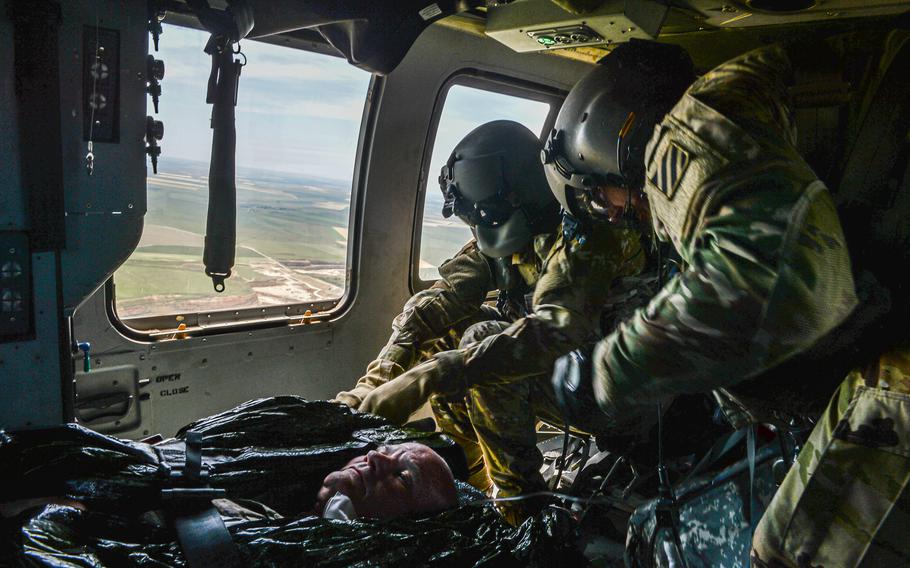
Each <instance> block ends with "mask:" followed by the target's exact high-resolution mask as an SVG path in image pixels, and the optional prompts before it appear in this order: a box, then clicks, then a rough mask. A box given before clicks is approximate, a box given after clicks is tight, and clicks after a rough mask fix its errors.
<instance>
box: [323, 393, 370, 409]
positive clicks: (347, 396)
mask: <svg viewBox="0 0 910 568" xmlns="http://www.w3.org/2000/svg"><path fill="white" fill-rule="evenodd" d="M329 402H340V403H341V404H346V405H347V406H350V407H351V408H353V409H354V410H357V408H358V407H360V404H361V403H362V402H363V401H362V400H360V398H358V397H356V396H354V395H352V394H351V393H349V392H340V393H338V394H336V395H335V398H333V399H332V400H330V401H329Z"/></svg>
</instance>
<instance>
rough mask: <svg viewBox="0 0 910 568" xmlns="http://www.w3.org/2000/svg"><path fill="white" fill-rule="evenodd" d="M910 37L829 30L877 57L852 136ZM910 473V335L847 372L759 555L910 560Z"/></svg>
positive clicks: (779, 497)
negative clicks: (909, 536) (909, 535)
mask: <svg viewBox="0 0 910 568" xmlns="http://www.w3.org/2000/svg"><path fill="white" fill-rule="evenodd" d="M882 39H884V41H882ZM907 41H910V33H907V32H906V31H895V32H891V33H889V34H886V35H880V34H876V35H874V36H873V37H871V38H865V37H863V36H858V35H857V34H850V35H843V36H838V37H835V38H833V39H832V40H830V42H829V43H831V44H832V45H833V47H834V49H835V51H836V52H838V55H839V56H840V57H841V59H842V60H844V61H850V59H851V58H856V52H857V51H859V52H860V60H863V56H866V57H868V59H866V60H869V61H872V62H874V63H877V65H874V64H873V65H867V66H863V67H862V68H861V69H862V70H864V71H865V74H864V75H863V76H862V77H860V78H858V79H856V80H855V81H854V84H855V85H857V86H858V88H857V89H856V91H857V92H859V93H863V95H864V96H862V97H858V96H857V97H854V99H855V100H854V104H851V106H850V107H849V108H848V109H847V111H848V113H847V116H848V122H847V131H848V139H852V138H853V136H851V135H853V134H855V132H856V130H857V128H858V126H859V125H860V124H861V123H862V119H863V118H865V114H866V111H868V110H869V106H870V102H871V98H872V96H873V95H874V94H875V92H876V90H877V88H878V86H879V84H880V82H881V80H882V78H883V76H884V74H885V72H886V70H887V69H888V68H889V65H892V64H894V58H895V56H896V55H897V54H898V53H900V52H901V49H902V48H903V47H904V46H905V45H906V42H907ZM854 189H855V188H853V187H844V188H841V190H842V191H845V192H848V193H849V192H850V191H852V190H854ZM895 214H898V210H895ZM883 225H884V227H888V222H886V223H883ZM891 225H892V226H893V225H894V222H891ZM898 339H899V338H898ZM908 482H910V339H907V337H906V336H905V337H904V339H903V341H899V344H898V345H897V346H895V347H893V348H890V349H887V350H886V351H885V352H884V354H882V355H881V356H880V357H878V359H877V361H875V362H873V364H872V365H870V366H869V367H868V368H865V369H857V370H854V371H853V372H851V373H850V374H848V375H847V377H846V379H844V381H843V382H842V383H841V385H840V387H839V388H838V389H837V391H836V392H835V393H834V396H833V397H832V398H831V401H830V403H829V404H828V407H827V409H826V410H825V412H824V413H823V414H822V416H821V418H820V419H819V420H818V422H817V423H816V426H815V428H814V430H813V431H812V434H811V435H810V437H809V440H808V442H807V443H806V445H805V446H804V448H803V450H802V451H801V452H800V455H799V457H798V459H797V461H796V464H795V465H794V467H793V468H791V469H790V472H789V473H788V474H787V477H786V478H785V479H784V482H783V484H782V485H781V486H780V489H779V490H778V492H777V494H776V495H775V496H774V499H773V501H772V502H771V504H770V505H769V506H768V509H767V511H766V512H765V514H764V516H763V517H762V520H761V522H760V523H759V525H758V528H757V530H756V533H755V538H754V540H753V547H754V549H753V552H752V561H753V565H754V566H757V567H775V568H777V567H783V566H786V567H793V568H797V567H803V566H825V567H826V568H831V567H841V566H850V567H867V566H868V567H871V566H907V565H910V546H908V544H907V540H906V535H905V532H906V527H907V526H908V523H910V492H908V491H907V487H908Z"/></svg>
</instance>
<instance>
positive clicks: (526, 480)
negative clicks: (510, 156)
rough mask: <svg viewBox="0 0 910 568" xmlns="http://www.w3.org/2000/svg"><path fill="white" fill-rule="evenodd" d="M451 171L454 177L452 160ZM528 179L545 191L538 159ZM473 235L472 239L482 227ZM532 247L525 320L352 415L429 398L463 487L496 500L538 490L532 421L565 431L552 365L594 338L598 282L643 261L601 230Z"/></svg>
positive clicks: (384, 389)
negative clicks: (454, 452)
mask: <svg viewBox="0 0 910 568" xmlns="http://www.w3.org/2000/svg"><path fill="white" fill-rule="evenodd" d="M458 154H459V152H458V151H457V150H456V152H455V153H453V158H456V157H457V156H458ZM538 155H539V143H538ZM450 164H451V167H452V168H453V170H454V176H455V178H458V176H459V167H460V166H459V164H460V161H459V160H458V159H450ZM533 171H536V172H537V173H538V174H539V179H540V181H541V182H542V183H543V185H544V186H545V187H548V186H547V185H546V178H545V177H544V175H543V167H542V165H541V164H540V161H539V158H538V159H537V161H536V163H535V165H534V166H533ZM487 175H488V176H492V177H494V178H495V175H496V174H495V171H489V170H488V172H487ZM460 187H463V184H460ZM547 191H549V189H548V190H547ZM468 221H469V222H470V221H472V220H471V219H468ZM474 227H475V232H476V234H477V235H478V237H480V236H481V235H482V234H483V233H482V231H481V228H482V227H483V225H482V224H480V223H474ZM533 243H534V250H535V253H536V255H537V259H538V262H539V265H540V266H542V269H541V273H540V277H539V279H538V280H537V281H536V284H535V287H534V291H533V295H532V298H531V305H530V311H529V312H528V313H527V315H526V316H525V317H521V318H519V319H517V320H515V321H514V322H507V321H501V320H500V321H488V322H482V323H479V324H477V325H475V326H472V327H470V328H468V329H467V330H466V332H465V333H464V335H463V337H462V338H461V341H460V344H459V348H458V349H454V350H449V351H441V352H438V353H436V354H435V355H433V356H432V357H430V358H429V360H428V361H426V362H424V363H422V364H420V365H417V366H416V367H414V368H413V369H411V370H410V371H408V372H406V373H403V374H401V375H400V376H398V377H397V378H396V379H395V380H392V381H389V382H387V383H386V384H384V385H382V386H380V387H378V388H376V389H375V390H373V391H372V392H370V393H369V394H368V395H367V396H366V397H365V398H364V400H363V403H362V404H361V405H360V410H361V411H365V412H372V413H375V414H379V415H381V416H384V417H386V418H389V419H390V420H392V421H396V422H403V421H404V420H406V419H407V418H408V416H410V414H411V413H412V412H413V411H414V410H416V409H417V408H418V407H419V405H420V404H422V403H423V402H424V401H425V400H427V398H429V397H430V396H431V395H436V396H433V397H432V399H431V404H432V408H433V411H434V414H435V417H436V420H437V423H438V424H439V425H440V427H441V428H442V430H443V431H445V432H447V433H449V434H450V435H452V436H453V437H455V438H456V440H458V441H459V443H461V445H462V447H464V448H465V450H466V453H467V455H468V460H469V464H470V465H472V466H474V469H473V470H474V472H475V475H473V476H472V479H471V481H472V483H474V484H475V486H477V487H479V488H482V489H488V490H489V489H491V485H493V484H495V488H496V490H497V494H498V495H500V496H505V497H508V496H515V495H519V494H522V493H528V492H533V491H535V490H539V489H545V486H544V482H543V478H542V476H541V474H540V471H539V470H540V467H541V465H542V462H543V458H542V456H541V454H540V452H539V451H538V450H537V447H536V441H537V440H536V434H535V424H536V422H537V420H538V419H539V418H540V419H545V420H547V421H549V422H552V423H555V424H558V425H562V424H563V423H564V418H563V417H562V415H561V414H560V412H559V410H558V408H557V407H556V405H555V402H554V400H553V390H552V387H551V385H550V373H551V369H552V365H553V362H554V361H555V360H556V359H557V358H558V357H559V356H560V355H562V354H564V353H565V352H567V351H570V350H572V349H575V348H577V347H579V346H582V345H584V344H585V343H593V342H594V341H595V340H596V339H597V338H599V337H601V335H602V331H601V327H600V319H601V311H602V309H603V307H604V305H605V304H606V303H608V299H609V292H610V290H609V289H610V286H609V285H604V283H605V282H608V283H609V282H613V281H614V279H617V278H620V277H624V276H633V275H636V274H638V273H640V272H641V270H642V269H643V267H644V265H645V260H646V255H645V252H644V250H643V249H642V246H641V243H640V239H639V233H638V232H637V231H632V230H627V229H623V228H620V227H614V226H610V225H609V224H606V225H604V226H602V227H599V228H597V229H595V230H590V231H587V232H586V233H585V234H584V235H583V236H582V235H581V234H580V233H578V234H576V233H572V232H571V231H570V232H569V234H568V235H566V234H562V233H561V234H559V235H551V234H539V235H536V236H535V237H534V238H533ZM633 420H634V421H636V422H637V421H638V417H635V418H634V419H633ZM626 427H628V425H624V428H626ZM481 466H482V469H481ZM503 513H504V515H505V516H506V519H507V520H509V521H510V522H518V521H520V520H522V519H523V518H524V516H525V515H526V513H527V511H526V509H525V508H524V507H522V506H517V507H504V508H503Z"/></svg>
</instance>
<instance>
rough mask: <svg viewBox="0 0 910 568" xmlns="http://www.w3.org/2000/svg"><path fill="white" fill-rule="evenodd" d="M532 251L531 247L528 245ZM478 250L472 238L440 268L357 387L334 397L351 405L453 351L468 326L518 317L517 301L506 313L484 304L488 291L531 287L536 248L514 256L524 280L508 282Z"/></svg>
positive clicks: (397, 321) (412, 302)
mask: <svg viewBox="0 0 910 568" xmlns="http://www.w3.org/2000/svg"><path fill="white" fill-rule="evenodd" d="M529 249H530V247H529ZM494 262H495V261H493V260H492V259H490V258H489V257H487V256H485V255H484V254H482V253H481V252H480V250H478V249H477V245H476V244H475V242H474V241H471V242H470V243H468V244H467V245H465V246H464V247H463V248H462V249H461V250H460V251H458V253H457V254H456V255H455V256H454V257H453V258H451V259H449V260H447V261H446V262H444V263H443V264H442V265H441V266H440V267H439V276H440V279H439V280H438V281H436V283H434V284H433V286H431V287H430V288H428V289H427V290H423V291H421V292H418V293H417V294H414V296H413V297H411V298H410V299H409V300H408V301H407V302H406V303H405V305H404V309H403V311H402V312H401V313H400V314H399V315H398V316H396V317H395V320H394V321H393V322H392V335H391V336H390V337H389V341H388V343H386V346H385V347H383V349H382V351H380V352H379V356H378V357H377V358H376V359H375V360H374V361H372V362H371V363H370V364H369V365H368V366H367V370H366V374H365V375H364V376H363V377H361V378H360V379H359V380H358V381H357V384H356V386H355V387H354V388H353V389H351V390H350V391H343V392H340V393H338V394H337V395H336V396H335V399H336V400H338V401H339V402H343V403H344V404H347V405H348V406H350V407H352V408H357V407H358V406H360V403H361V402H363V399H364V397H366V395H367V394H369V393H370V392H372V391H373V390H374V389H375V388H376V387H378V386H380V385H383V384H385V383H387V382H388V381H390V380H392V379H394V378H395V377H397V376H398V375H400V374H402V373H404V372H405V371H407V370H408V369H410V368H411V367H413V366H414V365H416V364H418V363H420V362H422V361H425V360H426V359H427V358H428V357H430V356H431V355H433V354H434V353H438V352H440V351H446V350H450V349H455V348H456V347H457V346H458V343H459V340H460V338H461V335H462V333H464V330H465V329H467V328H468V327H469V326H471V325H473V324H475V323H478V322H481V321H486V320H501V319H510V320H511V319H515V317H516V313H515V312H516V311H517V310H518V309H519V306H517V305H515V304H516V303H517V302H518V301H520V298H515V301H512V302H505V303H501V305H502V306H503V308H504V309H502V313H501V312H499V311H497V310H495V309H493V308H492V307H491V306H488V305H485V304H484V302H485V301H486V299H487V294H488V293H489V292H491V291H493V290H497V289H500V290H501V291H502V290H503V289H505V288H506V286H507V285H508V286H509V287H512V288H514V289H516V290H518V291H519V294H518V295H520V291H521V290H524V289H526V288H530V287H533V285H534V283H535V282H536V281H537V278H538V273H539V263H538V262H539V261H538V259H537V255H536V254H535V253H534V251H533V250H528V251H526V252H524V253H519V254H516V255H513V257H512V259H511V262H512V266H513V267H514V269H515V272H517V275H514V277H515V278H520V279H521V280H523V282H519V283H512V282H509V283H505V282H503V280H506V279H507V278H504V276H503V274H502V273H501V272H502V271H497V270H494V268H495V267H494Z"/></svg>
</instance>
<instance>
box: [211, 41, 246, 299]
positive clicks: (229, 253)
mask: <svg viewBox="0 0 910 568" xmlns="http://www.w3.org/2000/svg"><path fill="white" fill-rule="evenodd" d="M231 45H232V44H228V45H227V46H223V45H218V42H217V41H216V37H215V36H214V35H213V36H212V39H210V40H209V43H208V45H207V46H206V53H209V55H211V57H212V72H211V75H210V77H209V89H208V95H207V96H206V102H208V103H210V104H211V105H212V159H211V163H210V164H209V206H208V214H207V216H206V225H205V252H204V253H203V257H202V261H203V263H204V264H205V273H206V275H207V276H209V277H210V278H211V279H212V285H213V286H214V287H215V291H216V292H223V291H224V281H225V279H227V278H229V277H230V276H231V270H232V269H233V268H234V248H235V245H236V241H237V184H236V171H235V170H236V156H235V153H236V151H237V130H236V127H235V114H234V107H235V105H236V104H237V87H238V85H239V79H240V68H241V64H240V62H239V61H235V60H234V53H233V51H232V49H231Z"/></svg>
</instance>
